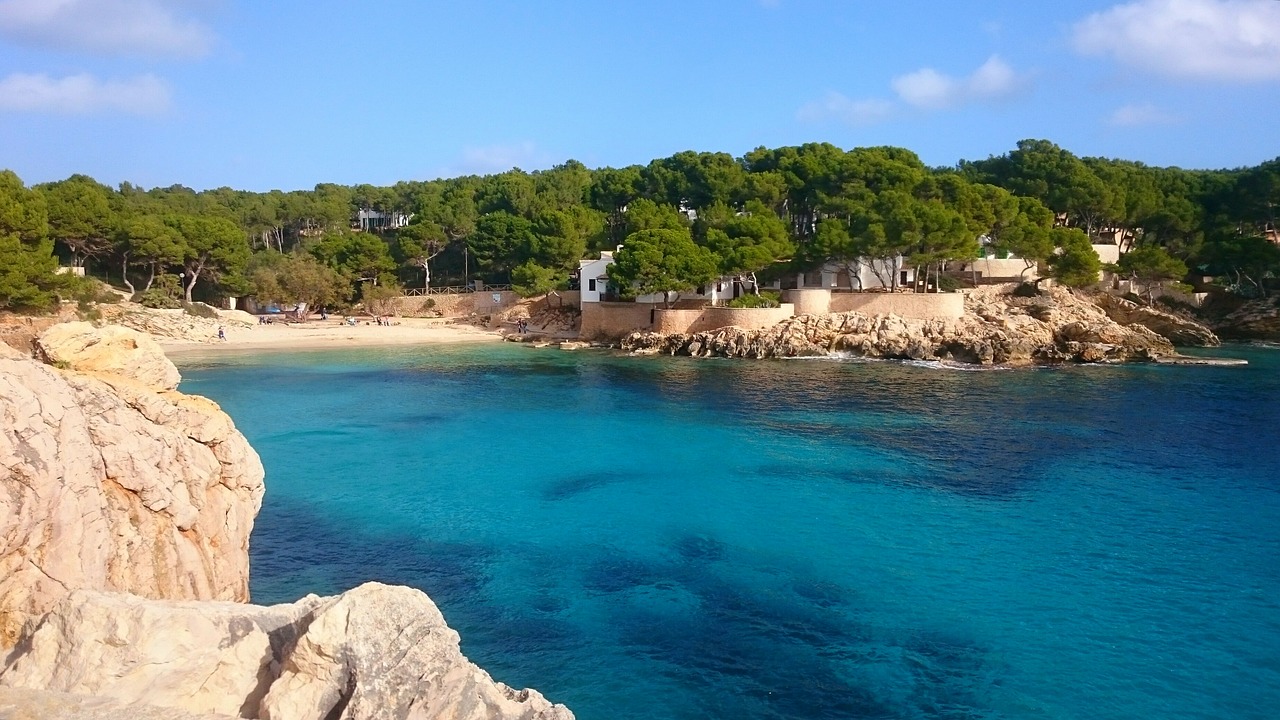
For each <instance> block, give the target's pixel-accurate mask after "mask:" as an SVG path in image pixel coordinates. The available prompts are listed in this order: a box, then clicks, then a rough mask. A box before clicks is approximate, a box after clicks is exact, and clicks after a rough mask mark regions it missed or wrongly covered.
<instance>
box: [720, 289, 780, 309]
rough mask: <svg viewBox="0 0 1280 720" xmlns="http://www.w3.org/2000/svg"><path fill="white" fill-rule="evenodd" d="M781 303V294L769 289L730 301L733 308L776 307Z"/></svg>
mask: <svg viewBox="0 0 1280 720" xmlns="http://www.w3.org/2000/svg"><path fill="white" fill-rule="evenodd" d="M781 304H782V302H781V296H780V294H779V293H776V292H770V291H768V290H766V291H764V292H762V293H760V294H759V295H741V296H739V297H736V298H734V299H732V300H730V301H729V307H731V308H776V307H778V306H780V305H781Z"/></svg>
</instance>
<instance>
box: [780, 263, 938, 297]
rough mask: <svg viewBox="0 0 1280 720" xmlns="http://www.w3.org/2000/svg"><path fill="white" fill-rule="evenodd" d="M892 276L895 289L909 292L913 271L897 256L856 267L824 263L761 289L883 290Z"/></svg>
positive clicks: (845, 264)
mask: <svg viewBox="0 0 1280 720" xmlns="http://www.w3.org/2000/svg"><path fill="white" fill-rule="evenodd" d="M877 273H878V274H877ZM895 276H896V278H897V286H898V287H900V288H903V287H908V288H909V287H911V286H912V284H914V283H915V280H916V270H915V268H913V267H907V266H906V265H905V261H904V259H903V258H902V257H901V256H899V257H897V258H895V259H893V260H883V259H880V260H871V259H863V260H862V261H861V262H859V263H857V264H856V265H855V264H854V263H844V262H836V261H834V260H828V261H827V262H826V263H825V264H824V265H823V266H822V267H820V268H814V269H813V270H809V271H808V272H803V273H796V274H795V275H786V276H784V277H783V278H781V279H779V280H775V281H773V283H771V284H769V285H765V286H764V287H766V288H769V289H773V290H793V289H805V288H826V289H828V290H848V291H855V290H887V289H889V288H890V287H891V286H892V285H893V284H894V278H895Z"/></svg>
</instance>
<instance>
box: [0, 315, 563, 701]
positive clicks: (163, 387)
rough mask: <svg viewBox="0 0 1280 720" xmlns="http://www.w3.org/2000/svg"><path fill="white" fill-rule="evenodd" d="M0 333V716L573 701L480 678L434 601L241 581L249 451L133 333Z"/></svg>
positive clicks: (252, 482) (85, 327)
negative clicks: (253, 592)
mask: <svg viewBox="0 0 1280 720" xmlns="http://www.w3.org/2000/svg"><path fill="white" fill-rule="evenodd" d="M35 351H36V354H37V355H38V357H39V358H40V359H39V360H37V359H35V358H33V357H30V356H27V355H24V354H23V353H21V352H18V351H15V350H11V349H9V347H8V346H7V345H4V344H3V343H0V421H2V422H0V469H3V475H2V476H0V717H6V718H8V717H14V718H25V717H31V718H50V717H64V718H81V717H83V718H97V719H98V720H104V719H107V718H110V719H112V720H116V719H118V720H126V719H127V720H136V719H137V718H146V717H180V716H184V717H187V716H190V717H194V716H201V717H239V718H263V720H285V719H288V720H328V719H329V718H334V719H345V720H363V719H366V718H367V719H370V720H372V719H373V718H398V719H399V718H446V719H452V718H456V719H459V720H517V719H518V720H571V718H572V717H573V715H572V713H570V711H569V710H568V709H567V708H565V707H564V706H563V705H554V704H552V703H550V702H549V701H547V700H546V699H545V698H544V697H543V696H542V695H540V694H539V693H538V692H537V691H535V690H518V691H517V690H513V689H511V688H509V687H507V686H505V685H503V684H501V683H498V682H495V681H493V680H492V679H491V678H490V677H489V676H488V674H487V673H485V672H484V671H483V670H481V669H480V668H478V667H476V666H475V665H473V664H471V663H470V662H469V661H467V659H466V658H465V657H463V655H462V654H461V652H460V651H459V649H458V636H457V634H456V633H455V632H453V631H452V630H451V629H449V627H448V626H447V625H446V624H445V621H444V618H443V617H442V616H441V615H440V612H439V610H438V609H437V608H436V607H435V605H434V604H433V603H432V602H431V600H430V599H429V598H428V597H427V596H426V595H425V594H423V593H421V592H419V591H417V590H413V589H411V588H403V587H390V586H385V585H377V584H369V585H364V586H361V587H359V588H356V589H353V590H350V591H348V592H346V593H344V594H342V595H340V596H336V597H331V598H319V597H315V596H308V597H306V598H303V599H302V600H299V601H298V602H296V603H293V604H289V605H278V606H274V607H259V606H254V605H248V604H244V603H246V601H247V600H248V599H249V598H248V572H249V567H248V562H249V561H248V543H249V535H250V532H251V531H252V528H253V522H254V518H255V517H256V516H257V513H258V510H259V507H260V505H261V500H262V496H263V491H264V486H263V468H262V464H261V462H260V461H259V459H258V455H257V453H256V452H254V450H253V448H252V447H250V446H249V443H248V441H247V440H245V438H244V436H243V435H241V434H240V432H239V431H238V430H236V429H235V425H234V424H233V423H232V421H231V418H229V417H228V416H227V415H226V414H225V413H224V412H222V410H221V409H220V408H219V407H218V406H217V405H216V404H215V403H213V402H211V401H209V400H207V399H205V398H201V397H198V396H191V395H185V394H183V393H180V392H178V391H177V390H176V387H177V385H178V381H179V379H180V376H179V374H178V371H177V368H175V367H174V366H173V363H172V362H170V361H169V359H168V358H167V357H165V356H164V353H163V352H162V351H161V349H160V347H159V346H158V345H157V344H156V343H155V341H154V340H152V339H151V338H150V337H149V336H148V335H145V334H142V333H139V332H136V331H134V330H131V329H128V328H122V327H119V326H107V327H105V328H95V327H93V326H92V325H90V324H89V323H66V324H62V325H55V326H53V327H52V328H50V329H48V330H46V331H44V332H43V333H42V334H41V335H40V336H39V338H38V340H37V341H36V343H35Z"/></svg>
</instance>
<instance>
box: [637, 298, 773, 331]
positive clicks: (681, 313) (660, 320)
mask: <svg viewBox="0 0 1280 720" xmlns="http://www.w3.org/2000/svg"><path fill="white" fill-rule="evenodd" d="M656 316H657V317H656V322H655V323H654V328H653V329H654V331H656V332H660V333H666V334H671V333H682V334H683V333H696V332H707V331H710V330H719V329H720V328H727V327H739V328H742V329H743V330H764V329H765V328H771V327H773V326H774V325H777V324H778V323H780V322H782V321H783V320H786V319H787V318H790V317H794V316H795V306H794V305H792V304H790V303H783V304H782V306H781V307H776V308H727V307H707V308H702V309H699V310H659V311H657V313H656Z"/></svg>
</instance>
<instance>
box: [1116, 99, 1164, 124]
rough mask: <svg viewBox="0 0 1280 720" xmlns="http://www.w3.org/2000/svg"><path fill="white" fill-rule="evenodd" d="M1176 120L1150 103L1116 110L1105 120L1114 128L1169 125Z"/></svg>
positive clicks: (1126, 106) (1136, 104)
mask: <svg viewBox="0 0 1280 720" xmlns="http://www.w3.org/2000/svg"><path fill="white" fill-rule="evenodd" d="M1177 121H1178V118H1176V117H1174V116H1173V115H1170V114H1169V113H1166V112H1165V111H1163V110H1161V109H1160V108H1158V107H1156V106H1155V105H1152V104H1151V103H1135V104H1130V105H1125V106H1123V107H1120V108H1117V109H1116V111H1115V112H1113V113H1111V117H1109V118H1107V123H1108V124H1109V125H1114V126H1116V127H1146V126H1149V125H1169V124H1171V123H1175V122H1177Z"/></svg>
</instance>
